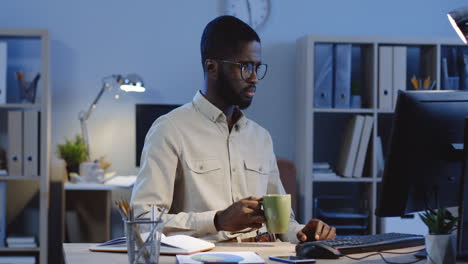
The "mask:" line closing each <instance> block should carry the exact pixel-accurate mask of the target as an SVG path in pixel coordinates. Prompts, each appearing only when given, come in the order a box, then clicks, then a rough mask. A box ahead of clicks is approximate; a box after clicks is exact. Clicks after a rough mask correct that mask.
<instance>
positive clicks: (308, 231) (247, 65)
mask: <svg viewBox="0 0 468 264" xmlns="http://www.w3.org/2000/svg"><path fill="white" fill-rule="evenodd" d="M201 57H202V65H203V71H204V77H205V85H204V87H203V88H202V90H201V91H199V92H197V94H196V95H195V97H194V99H193V101H192V102H190V103H188V104H185V105H183V106H181V107H179V108H177V109H175V110H174V111H172V112H170V113H169V114H167V115H165V116H162V117H160V118H159V119H158V120H156V121H155V123H154V124H153V126H152V127H151V129H150V130H149V132H148V134H147V136H146V139H145V146H144V148H143V153H142V164H141V169H140V172H139V175H138V179H137V181H136V183H135V186H134V189H133V193H132V202H131V203H132V204H133V205H134V206H135V208H136V212H137V213H141V212H143V213H144V212H145V211H147V210H148V204H156V205H157V206H158V208H160V209H161V208H163V207H165V208H167V210H168V214H165V215H164V216H163V219H164V222H165V226H164V233H166V234H167V233H172V234H173V233H183V234H187V235H192V236H196V237H202V238H205V239H215V240H221V241H224V240H237V241H258V239H259V236H258V235H259V233H260V232H259V230H258V229H260V228H262V226H263V223H264V222H265V218H264V216H263V211H262V210H261V205H260V200H261V197H262V196H263V195H265V194H267V193H273V194H274V193H280V194H283V193H285V191H284V188H283V186H282V184H281V181H280V178H279V172H278V167H277V165H276V158H275V155H274V152H273V145H272V140H271V137H270V134H269V133H268V132H267V131H266V130H265V129H264V128H262V127H260V126H259V125H258V124H256V123H255V122H253V121H252V120H249V119H247V118H246V117H245V115H244V114H243V112H242V111H241V110H242V109H245V108H247V107H248V106H249V105H250V104H251V103H252V99H253V97H254V95H255V91H256V85H257V83H258V80H261V79H263V77H264V76H265V74H266V71H267V66H266V65H265V64H262V62H261V44H260V38H259V37H258V35H257V33H256V32H255V31H254V30H253V29H252V28H250V26H248V25H247V24H245V23H244V22H242V21H241V20H239V19H237V18H235V17H232V16H222V17H218V18H216V19H214V20H213V21H211V22H210V23H208V25H207V26H206V28H205V30H204V32H203V36H202V39H201ZM263 229H264V228H263ZM334 237H335V229H334V228H330V227H329V226H328V225H326V224H325V223H323V222H322V221H320V220H311V221H309V223H308V224H307V225H306V226H304V225H300V224H298V223H297V222H296V221H295V220H294V214H293V213H291V221H290V226H289V231H288V233H287V234H283V235H281V239H283V240H289V241H294V240H296V239H298V240H300V241H306V240H322V239H332V238H334Z"/></svg>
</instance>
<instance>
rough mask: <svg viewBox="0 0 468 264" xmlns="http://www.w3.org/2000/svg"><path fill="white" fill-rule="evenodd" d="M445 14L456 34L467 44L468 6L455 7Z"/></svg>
mask: <svg viewBox="0 0 468 264" xmlns="http://www.w3.org/2000/svg"><path fill="white" fill-rule="evenodd" d="M447 16H448V19H449V21H450V24H452V27H453V28H454V29H455V31H456V32H457V34H458V36H459V37H460V38H461V39H462V40H463V42H464V43H465V44H468V7H461V8H458V9H455V10H453V11H451V12H449V13H448V14H447Z"/></svg>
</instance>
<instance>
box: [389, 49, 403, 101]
mask: <svg viewBox="0 0 468 264" xmlns="http://www.w3.org/2000/svg"><path fill="white" fill-rule="evenodd" d="M392 78H393V81H392V85H393V91H392V97H393V99H392V101H393V104H392V106H393V107H392V109H393V110H395V106H396V102H397V98H398V91H399V90H402V91H404V90H406V47H402V46H395V47H393V76H392Z"/></svg>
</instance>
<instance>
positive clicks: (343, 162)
mask: <svg viewBox="0 0 468 264" xmlns="http://www.w3.org/2000/svg"><path fill="white" fill-rule="evenodd" d="M363 127H364V116H363V115H355V116H353V117H352V118H351V119H350V120H349V121H348V125H347V127H346V130H345V134H344V138H343V141H342V145H341V149H340V154H339V157H338V163H337V166H336V170H337V172H338V173H339V174H340V175H341V176H343V177H352V176H353V173H354V163H355V161H356V156H357V152H358V145H359V139H360V138H361V133H362V129H363Z"/></svg>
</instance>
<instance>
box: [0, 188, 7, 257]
mask: <svg viewBox="0 0 468 264" xmlns="http://www.w3.org/2000/svg"><path fill="white" fill-rule="evenodd" d="M6 187H7V186H6V182H4V181H2V182H0V248H4V247H5V238H6V221H7V216H6V207H7V202H6V199H7V195H6V192H7V188H6Z"/></svg>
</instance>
